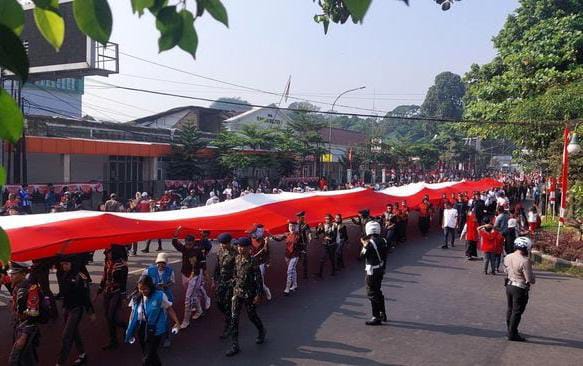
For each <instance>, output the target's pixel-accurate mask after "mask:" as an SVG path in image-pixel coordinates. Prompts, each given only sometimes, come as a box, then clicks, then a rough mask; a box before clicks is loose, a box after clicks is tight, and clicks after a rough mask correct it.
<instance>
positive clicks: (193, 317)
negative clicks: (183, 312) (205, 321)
mask: <svg viewBox="0 0 583 366" xmlns="http://www.w3.org/2000/svg"><path fill="white" fill-rule="evenodd" d="M201 315H202V312H201V311H195V312H194V313H192V320H196V319H198V318H200V317H201Z"/></svg>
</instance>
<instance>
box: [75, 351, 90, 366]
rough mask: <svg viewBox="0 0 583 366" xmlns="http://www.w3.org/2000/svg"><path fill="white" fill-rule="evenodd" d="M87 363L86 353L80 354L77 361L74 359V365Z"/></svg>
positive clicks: (78, 365)
mask: <svg viewBox="0 0 583 366" xmlns="http://www.w3.org/2000/svg"><path fill="white" fill-rule="evenodd" d="M86 363H87V354H86V353H84V354H82V355H79V357H77V359H76V360H75V361H73V366H81V365H85V364H86Z"/></svg>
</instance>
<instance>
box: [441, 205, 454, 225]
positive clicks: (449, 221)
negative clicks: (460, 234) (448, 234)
mask: <svg viewBox="0 0 583 366" xmlns="http://www.w3.org/2000/svg"><path fill="white" fill-rule="evenodd" d="M443 226H444V227H450V228H454V229H455V227H456V226H457V210H456V209H455V208H446V209H445V210H443Z"/></svg>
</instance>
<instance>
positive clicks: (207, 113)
mask: <svg viewBox="0 0 583 366" xmlns="http://www.w3.org/2000/svg"><path fill="white" fill-rule="evenodd" d="M236 114H237V112H230V111H224V110H220V109H212V108H205V107H197V106H185V107H178V108H172V109H169V110H167V111H164V112H160V113H156V114H153V115H151V116H147V117H143V118H138V119H136V120H133V121H131V122H128V124H129V125H132V126H138V127H146V128H165V129H169V130H176V129H180V127H181V126H182V125H184V124H187V123H192V124H194V125H195V126H196V127H197V128H198V129H199V131H201V132H202V133H203V134H209V135H216V134H217V133H219V132H220V130H221V126H222V125H223V122H225V120H228V119H229V118H230V117H233V116H235V115H236Z"/></svg>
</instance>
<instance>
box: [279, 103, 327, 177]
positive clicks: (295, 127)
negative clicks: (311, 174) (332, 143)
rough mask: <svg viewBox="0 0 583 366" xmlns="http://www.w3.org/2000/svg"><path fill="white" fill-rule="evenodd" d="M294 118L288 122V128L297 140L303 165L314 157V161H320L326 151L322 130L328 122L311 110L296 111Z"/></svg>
mask: <svg viewBox="0 0 583 366" xmlns="http://www.w3.org/2000/svg"><path fill="white" fill-rule="evenodd" d="M292 118H293V120H292V121H290V122H289V123H288V129H289V131H290V133H292V134H293V136H294V138H295V140H296V142H297V147H296V148H297V150H296V153H297V155H299V156H300V158H301V164H302V167H303V166H304V165H305V164H306V162H307V161H308V157H313V159H314V161H320V156H322V154H323V153H324V152H325V151H326V149H324V147H323V145H324V139H323V138H322V135H321V134H320V130H321V129H322V128H324V127H325V126H326V124H325V123H324V122H323V121H322V120H321V118H319V116H318V115H316V114H314V113H309V112H295V113H294V115H293V117H292Z"/></svg>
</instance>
